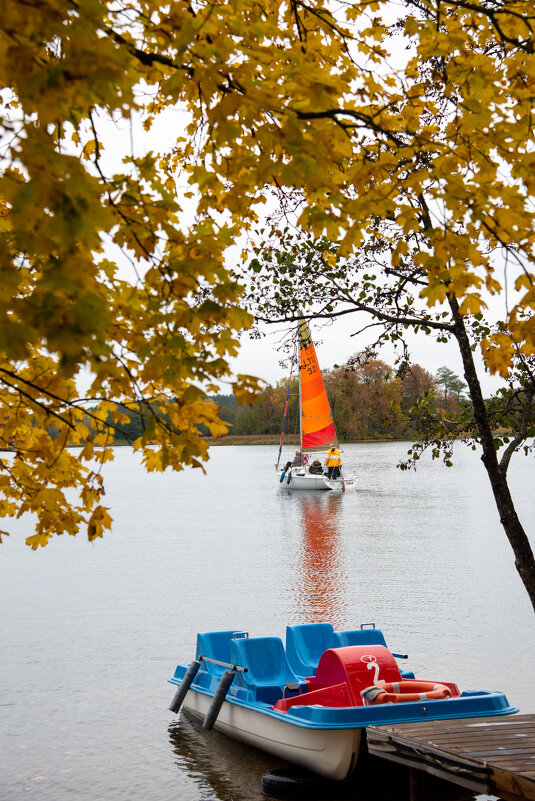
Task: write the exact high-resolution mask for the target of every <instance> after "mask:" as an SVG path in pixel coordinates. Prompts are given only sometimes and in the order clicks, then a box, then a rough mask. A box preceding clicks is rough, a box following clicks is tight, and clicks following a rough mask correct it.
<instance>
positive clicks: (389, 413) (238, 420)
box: [213, 358, 467, 442]
mask: <svg viewBox="0 0 535 801" xmlns="http://www.w3.org/2000/svg"><path fill="white" fill-rule="evenodd" d="M323 381H324V384H325V389H326V391H327V395H328V397H329V401H330V403H331V409H332V411H333V416H334V419H335V423H336V430H337V432H338V436H339V437H340V439H341V440H343V441H344V442H355V441H358V440H374V439H401V438H403V437H407V436H411V434H412V430H411V419H410V415H408V411H409V410H410V409H411V408H412V407H413V406H415V405H416V403H417V402H418V399H419V398H421V397H423V396H424V395H426V394H428V393H430V392H432V393H433V404H434V406H435V408H436V409H437V410H441V411H443V412H446V413H447V414H455V413H456V412H458V411H460V408H461V406H462V405H464V404H466V403H467V400H466V396H465V394H464V393H465V388H466V384H465V383H464V381H462V380H461V379H460V378H459V377H458V376H457V375H456V374H455V373H454V372H453V371H452V370H450V369H449V368H447V367H441V368H440V369H439V370H438V371H437V374H436V375H435V376H433V375H431V373H429V372H428V371H427V370H424V368H423V367H420V365H418V364H415V365H412V366H410V367H409V368H407V369H406V370H405V372H404V373H403V375H401V376H400V375H398V374H396V371H395V370H394V369H393V368H392V367H390V366H389V365H388V364H385V362H383V361H379V360H370V361H367V362H364V363H362V364H359V360H358V358H354V359H353V360H352V362H350V363H349V364H348V365H345V366H343V367H339V368H336V369H333V370H327V371H323ZM298 392H299V390H298V383H297V379H295V380H294V381H292V386H291V388H290V399H289V410H288V420H287V423H286V432H287V433H288V434H294V433H297V432H298V431H299V418H298ZM287 393H288V381H279V382H278V383H277V384H275V385H274V386H272V385H269V386H267V387H266V388H265V389H264V390H263V392H262V393H261V394H260V395H259V397H258V401H257V402H256V403H254V404H244V405H242V406H240V405H238V403H237V401H236V399H235V397H234V396H233V395H215V396H213V400H215V402H216V403H218V404H219V406H220V417H221V418H222V419H223V420H225V421H226V422H228V423H229V424H230V426H231V427H230V431H229V434H230V435H232V436H251V435H256V436H259V435H263V436H265V435H278V434H280V431H281V424H282V417H283V413H284V405H285V402H286V396H287Z"/></svg>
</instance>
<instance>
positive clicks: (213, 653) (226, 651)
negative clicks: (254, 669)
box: [195, 629, 242, 676]
mask: <svg viewBox="0 0 535 801" xmlns="http://www.w3.org/2000/svg"><path fill="white" fill-rule="evenodd" d="M241 633H242V632H241V630H240V629H230V630H229V631H206V632H203V633H199V634H197V650H196V652H195V654H196V656H197V657H198V656H207V657H209V658H210V659H217V660H219V661H220V662H227V663H229V664H230V663H232V654H231V642H232V639H233V637H234V635H235V634H241ZM233 664H234V663H233ZM202 667H203V670H206V671H208V673H212V674H213V675H215V676H222V675H223V673H224V672H225V670H226V669H227V668H226V667H225V666H224V665H214V663H213V662H203V663H202Z"/></svg>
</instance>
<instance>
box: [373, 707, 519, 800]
mask: <svg viewBox="0 0 535 801" xmlns="http://www.w3.org/2000/svg"><path fill="white" fill-rule="evenodd" d="M367 737H368V748H369V751H370V753H371V754H374V755H375V756H380V757H381V756H382V757H383V758H385V759H389V760H391V761H395V762H398V763H400V764H404V765H407V766H408V767H409V768H411V769H412V770H414V769H416V770H421V771H425V772H427V773H431V774H432V775H435V776H438V777H440V778H442V779H446V780H447V781H450V782H453V783H455V784H459V785H461V786H463V787H467V788H468V789H473V790H475V791H476V792H488V793H493V794H496V795H498V796H500V797H502V798H504V799H505V800H506V801H535V715H522V716H518V717H516V716H515V717H514V718H507V719H503V718H499V719H498V718H496V719H492V718H468V719H461V720H455V721H452V720H448V721H422V722H418V723H410V724H399V725H395V726H378V727H370V728H369V729H367Z"/></svg>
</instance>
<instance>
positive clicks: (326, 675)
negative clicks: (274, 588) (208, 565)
mask: <svg viewBox="0 0 535 801" xmlns="http://www.w3.org/2000/svg"><path fill="white" fill-rule="evenodd" d="M405 658H406V655H404V654H393V653H392V652H391V651H390V650H389V649H388V648H387V646H386V643H385V640H384V637H383V634H382V632H381V631H379V630H378V629H376V628H375V627H373V628H368V627H361V628H360V629H356V630H351V631H340V632H338V631H334V629H333V626H332V625H331V624H330V623H313V624H309V625H298V626H288V627H287V629H286V647H285V646H284V645H283V642H282V640H281V639H280V638H279V637H249V636H248V634H247V633H246V632H243V631H239V630H235V629H234V630H228V631H214V632H206V633H202V634H198V635H197V649H196V658H195V659H194V660H193V662H191V664H190V665H178V667H177V668H176V670H175V674H174V676H173V677H172V678H171V679H170V680H169V681H170V682H171V684H175V685H178V689H177V691H176V693H175V697H174V698H173V701H172V703H171V706H170V709H171V711H173V712H175V713H176V712H178V711H179V709H180V708H181V707H183V708H184V709H185V710H187V711H188V712H189V713H191V714H192V715H194V716H195V717H197V718H200V719H201V720H203V728H204V729H207V730H209V729H211V728H215V729H217V730H219V731H221V732H223V733H224V734H227V735H229V736H230V737H233V738H234V739H236V740H240V741H242V742H244V743H248V744H249V745H252V746H254V747H256V748H260V749H263V750H264V751H267V752H269V753H271V754H274V755H275V756H277V757H281V758H282V759H285V760H287V761H288V762H292V763H294V764H296V765H300V766H302V767H304V768H307V769H308V770H311V771H314V772H315V773H318V774H321V775H322V776H325V777H327V778H330V779H337V780H342V779H345V778H346V777H347V776H349V775H350V773H351V772H352V771H353V770H354V768H355V766H356V764H357V762H358V758H359V753H360V751H361V747H362V744H363V741H364V738H365V729H366V727H367V726H373V725H385V724H394V723H403V722H411V721H420V720H422V719H425V720H444V719H452V718H470V717H483V716H490V715H493V716H495V715H510V714H512V713H514V712H517V711H518V710H517V709H516V708H515V707H513V706H511V705H510V704H509V702H508V700H507V698H506V696H505V695H504V693H502V692H493V691H484V690H462V691H461V690H460V689H459V688H458V686H457V685H456V684H454V683H453V682H451V681H444V680H442V678H441V679H440V680H433V681H429V680H421V679H416V678H415V677H414V674H413V673H412V672H407V671H405V672H403V671H401V670H400V669H399V667H398V664H397V662H396V659H405Z"/></svg>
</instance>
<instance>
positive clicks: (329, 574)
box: [292, 492, 348, 626]
mask: <svg viewBox="0 0 535 801" xmlns="http://www.w3.org/2000/svg"><path fill="white" fill-rule="evenodd" d="M294 497H295V502H296V503H297V504H299V532H300V547H299V558H298V561H297V565H296V566H295V576H294V584H293V587H292V590H293V594H294V598H295V603H296V607H297V617H298V619H299V621H300V622H303V623H318V622H323V621H326V620H328V621H330V622H331V623H333V624H334V625H335V626H343V625H345V624H346V623H347V620H348V596H347V574H346V570H345V554H344V549H343V540H342V534H341V531H342V527H341V520H342V502H343V499H342V497H341V496H340V495H334V494H332V493H330V492H328V493H305V492H300V493H299V495H298V496H295V494H294Z"/></svg>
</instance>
